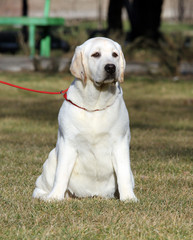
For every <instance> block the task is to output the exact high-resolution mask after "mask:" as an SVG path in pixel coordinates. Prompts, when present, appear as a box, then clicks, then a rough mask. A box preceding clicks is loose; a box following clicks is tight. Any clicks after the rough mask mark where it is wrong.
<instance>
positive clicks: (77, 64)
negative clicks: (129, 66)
mask: <svg viewBox="0 0 193 240" xmlns="http://www.w3.org/2000/svg"><path fill="white" fill-rule="evenodd" d="M70 71H71V73H72V74H73V75H74V76H75V77H76V78H78V79H81V80H83V82H84V83H85V82H86V81H87V79H90V80H91V81H93V82H94V84H95V85H96V86H97V87H100V86H101V85H103V84H108V83H115V82H116V81H119V82H123V81H124V71H125V59H124V56H123V52H122V50H121V46H120V45H119V44H118V43H116V42H114V41H113V40H111V39H108V38H102V37H97V38H92V39H89V40H87V41H86V42H85V43H83V44H82V45H81V46H78V47H77V48H76V50H75V54H74V56H73V59H72V63H71V66H70Z"/></svg>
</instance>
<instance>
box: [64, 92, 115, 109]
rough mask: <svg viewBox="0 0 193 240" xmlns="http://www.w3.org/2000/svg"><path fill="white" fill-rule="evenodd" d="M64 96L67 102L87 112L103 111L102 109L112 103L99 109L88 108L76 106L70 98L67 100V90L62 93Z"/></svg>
mask: <svg viewBox="0 0 193 240" xmlns="http://www.w3.org/2000/svg"><path fill="white" fill-rule="evenodd" d="M64 98H65V100H66V101H67V102H69V103H71V104H72V105H74V106H75V107H77V108H80V109H82V110H84V111H87V112H98V111H103V110H105V109H106V108H108V107H110V106H111V105H112V104H111V105H108V106H106V107H105V108H101V109H94V110H89V109H86V108H83V107H80V106H78V105H77V104H75V103H73V102H72V101H71V100H69V99H68V98H67V92H65V94H64Z"/></svg>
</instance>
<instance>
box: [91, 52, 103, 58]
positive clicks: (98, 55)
mask: <svg viewBox="0 0 193 240" xmlns="http://www.w3.org/2000/svg"><path fill="white" fill-rule="evenodd" d="M91 56H92V57H95V58H99V57H100V56H101V54H100V53H99V52H95V53H93V54H92V55H91Z"/></svg>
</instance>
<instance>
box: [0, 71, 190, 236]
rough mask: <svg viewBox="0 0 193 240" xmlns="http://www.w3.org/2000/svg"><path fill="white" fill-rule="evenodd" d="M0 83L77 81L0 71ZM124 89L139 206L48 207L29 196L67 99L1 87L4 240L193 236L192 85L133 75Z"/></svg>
mask: <svg viewBox="0 0 193 240" xmlns="http://www.w3.org/2000/svg"><path fill="white" fill-rule="evenodd" d="M0 79H1V80H4V81H8V82H12V83H15V84H18V85H22V86H25V87H29V88H35V89H39V90H47V91H59V90H62V89H65V88H67V87H68V86H69V85H70V82H71V81H72V80H73V77H72V76H71V75H69V74H66V75H62V74H53V75H50V74H40V73H18V74H12V73H1V74H0ZM122 88H123V92H124V98H125V101H126V105H127V108H128V110H129V113H130V125H131V134H132V139H131V164H132V169H133V172H134V175H135V181H136V189H135V193H136V195H137V197H138V198H139V200H140V201H139V202H138V203H122V202H120V201H118V200H105V199H102V198H85V199H73V200H67V201H63V202H60V203H45V202H42V201H39V200H33V199H32V192H33V189H34V186H35V180H36V178H37V176H38V175H39V174H40V173H41V168H42V164H43V163H44V161H45V159H46V157H47V155H48V153H49V151H50V150H51V149H52V148H53V147H54V146H55V143H56V139H57V114H58V110H59V108H60V106H61V104H62V101H63V98H62V96H58V95H57V96H51V95H41V94H36V93H29V92H25V91H22V90H17V89H14V88H10V87H8V86H3V85H0V162H1V172H0V173H1V176H0V179H1V180H0V181H1V193H0V197H1V198H0V204H1V207H0V214H1V217H0V221H1V232H0V239H8V240H9V239H89V240H90V239H93V240H94V239H123V240H125V239H133V240H137V239H142V240H146V239H153V240H156V239H172V240H182V239H183V240H189V239H191V236H192V234H191V230H192V229H191V226H192V225H191V224H192V197H191V191H192V160H193V147H192V143H193V134H192V133H193V125H192V119H193V81H192V80H191V79H180V80H179V81H178V82H173V81H172V80H171V79H155V78H150V77H128V78H127V79H126V81H125V83H123V84H122Z"/></svg>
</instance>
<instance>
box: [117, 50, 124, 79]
mask: <svg viewBox="0 0 193 240" xmlns="http://www.w3.org/2000/svg"><path fill="white" fill-rule="evenodd" d="M125 66H126V62H125V58H124V55H123V52H122V50H120V73H119V79H118V80H119V82H120V83H122V82H124V72H125Z"/></svg>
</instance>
